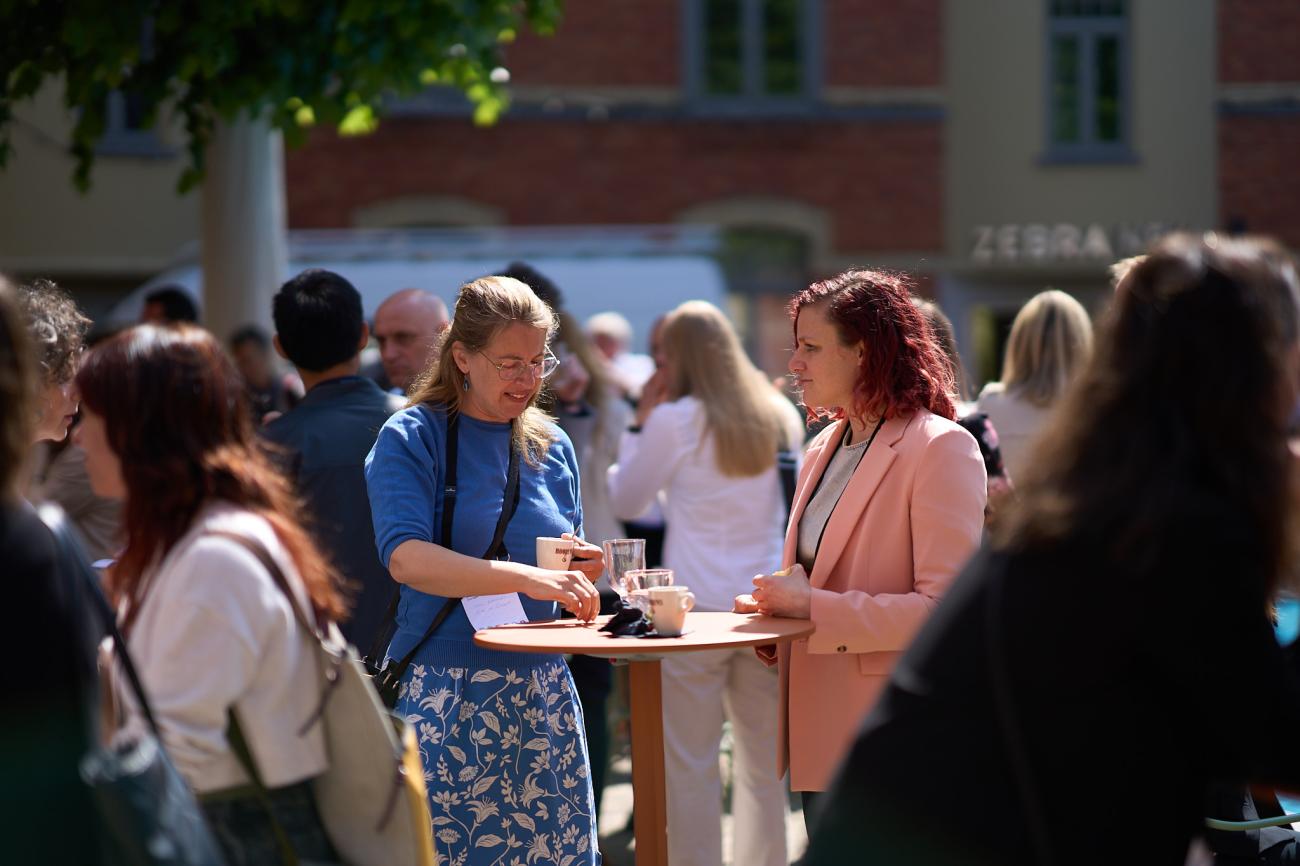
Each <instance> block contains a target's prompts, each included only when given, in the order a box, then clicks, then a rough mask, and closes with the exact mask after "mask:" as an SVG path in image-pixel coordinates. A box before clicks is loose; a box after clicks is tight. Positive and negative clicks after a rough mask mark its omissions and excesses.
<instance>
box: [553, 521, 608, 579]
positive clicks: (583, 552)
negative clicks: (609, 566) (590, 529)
mask: <svg viewBox="0 0 1300 866" xmlns="http://www.w3.org/2000/svg"><path fill="white" fill-rule="evenodd" d="M560 537H561V538H572V539H573V559H571V560H570V561H569V567H570V568H572V569H573V570H574V571H581V572H582V573H583V575H584V576H586V578H587V580H590V581H591V582H592V583H595V582H596V581H598V580H600V576H601V575H602V574H603V573H604V572H605V549H604V548H603V547H601V546H600V545H597V544H589V543H588V542H586V541H583V540H582V539H581V538H579V537H578V536H576V535H574V534H573V533H572V532H566V533H564V534H563V535H561V536H560Z"/></svg>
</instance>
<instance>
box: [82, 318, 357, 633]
mask: <svg viewBox="0 0 1300 866" xmlns="http://www.w3.org/2000/svg"><path fill="white" fill-rule="evenodd" d="M77 388H78V389H79V390H80V392H81V400H82V402H83V403H84V404H85V405H86V407H87V408H89V409H90V410H91V411H92V412H94V413H95V414H96V415H100V416H103V418H104V426H105V432H106V433H107V436H108V443H109V446H110V447H111V448H112V449H113V453H114V454H116V455H117V458H118V459H119V460H120V461H121V463H122V478H123V480H124V481H125V482H126V490H127V496H126V509H125V518H126V521H125V522H126V548H125V550H123V552H122V555H121V556H120V557H119V558H118V560H117V563H116V565H114V566H113V569H112V571H111V572H110V583H109V586H110V589H111V590H112V593H113V596H114V598H115V599H117V600H121V599H122V598H128V599H130V600H131V614H134V613H135V612H136V611H137V610H138V608H139V604H138V602H139V601H140V599H139V598H138V597H137V595H138V593H139V589H140V583H141V579H142V577H143V576H144V573H145V571H146V570H147V569H149V568H150V567H152V566H154V565H156V564H157V563H158V561H159V560H161V559H162V557H163V556H164V555H166V553H167V551H169V550H171V548H172V547H173V546H174V545H175V544H176V542H177V541H179V540H180V538H181V536H183V535H184V534H185V533H186V532H187V531H188V530H189V528H190V526H191V525H192V524H193V522H194V518H195V516H196V515H197V514H198V512H199V510H200V509H201V508H202V507H203V506H204V505H206V504H207V503H209V502H212V501H216V500H220V501H224V502H229V503H232V504H233V505H236V506H239V507H242V508H246V509H248V510H249V511H252V512H254V513H256V514H258V515H260V516H261V517H263V518H265V519H266V521H267V522H268V523H270V524H271V526H272V528H274V530H275V534H276V536H277V537H278V538H279V539H280V542H281V543H282V544H284V546H285V548H286V549H287V550H288V552H289V554H290V556H291V557H292V558H293V561H294V565H295V566H296V567H297V569H298V573H299V575H300V576H301V577H302V581H303V584H304V585H305V586H306V588H307V592H308V594H309V595H310V596H311V600H312V603H313V604H314V605H315V607H316V609H317V610H318V611H319V612H320V613H322V614H325V615H327V616H329V617H331V618H334V619H338V618H339V617H341V616H343V614H344V613H345V612H346V608H345V607H344V603H343V599H342V597H341V595H340V594H339V591H338V590H337V588H336V586H337V583H338V578H337V576H336V575H335V573H334V571H333V569H332V568H331V567H330V565H329V563H328V562H327V561H326V560H325V558H324V557H323V556H321V554H320V552H319V551H318V550H317V549H316V546H315V544H313V543H312V540H311V538H310V537H309V536H308V534H307V531H306V530H305V529H304V528H303V526H302V525H301V524H300V523H299V522H298V521H297V520H296V519H295V518H294V516H293V515H295V514H299V513H301V507H300V505H299V503H298V501H297V499H296V497H295V496H294V494H293V491H292V488H291V486H290V484H289V481H288V479H286V478H285V477H284V475H282V474H281V473H280V472H279V471H278V470H277V469H276V468H275V467H274V465H273V464H272V462H271V460H270V458H269V457H268V456H267V454H266V453H265V452H264V451H263V450H262V449H261V447H259V445H258V443H257V440H256V436H255V434H254V432H253V426H252V421H251V419H250V417H249V410H248V406H247V402H246V398H245V396H244V393H243V392H244V389H243V385H242V383H241V382H240V379H239V374H238V372H236V370H235V368H234V365H233V364H232V363H231V362H230V359H229V357H228V356H227V355H226V353H225V351H224V350H223V349H222V347H221V345H220V344H219V343H218V342H217V340H216V338H215V337H213V336H212V335H211V334H209V333H208V332H207V331H205V330H203V329H202V328H198V327H195V326H193V325H175V326H167V327H157V326H154V325H139V326H137V327H134V328H131V329H130V330H127V331H124V332H122V333H121V334H118V335H117V336H116V337H113V338H112V339H110V340H107V341H105V342H104V343H102V344H100V345H99V346H97V347H95V348H94V349H93V350H91V351H90V353H89V354H87V356H86V359H85V362H84V363H83V364H82V366H81V370H80V372H79V373H78V374H77Z"/></svg>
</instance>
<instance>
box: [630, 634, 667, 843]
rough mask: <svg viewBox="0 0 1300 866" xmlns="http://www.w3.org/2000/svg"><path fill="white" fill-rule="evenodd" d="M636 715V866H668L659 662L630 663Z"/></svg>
mask: <svg viewBox="0 0 1300 866" xmlns="http://www.w3.org/2000/svg"><path fill="white" fill-rule="evenodd" d="M628 685H629V687H630V691H631V695H630V696H629V703H630V704H631V711H632V809H633V812H634V814H635V815H636V866H668V814H667V805H666V800H667V797H666V795H665V788H664V718H663V686H662V683H661V681H660V679H659V661H658V660H657V659H656V660H653V661H630V662H628Z"/></svg>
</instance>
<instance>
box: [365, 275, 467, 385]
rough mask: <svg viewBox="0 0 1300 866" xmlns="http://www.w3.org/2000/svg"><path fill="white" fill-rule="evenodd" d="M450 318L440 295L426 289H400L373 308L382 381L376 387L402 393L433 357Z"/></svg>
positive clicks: (426, 367) (425, 368)
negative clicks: (381, 366)
mask: <svg viewBox="0 0 1300 866" xmlns="http://www.w3.org/2000/svg"><path fill="white" fill-rule="evenodd" d="M450 323H451V320H450V318H448V316H447V305H446V304H445V303H443V301H442V298H440V297H438V296H437V295H435V294H434V293H433V292H430V291H426V290H425V289H402V290H401V291H400V292H395V293H394V294H391V295H389V296H388V297H387V298H385V299H384V301H383V303H381V304H380V305H379V309H377V310H375V329H374V337H375V340H376V342H378V343H379V360H380V363H381V364H382V365H383V373H384V375H383V381H380V382H379V386H380V387H381V388H383V389H385V390H387V391H391V392H392V393H394V394H400V395H405V394H407V393H409V392H410V390H411V385H413V384H414V383H415V379H416V377H417V376H419V375H420V374H421V373H423V372H424V371H425V370H427V369H428V368H429V363H430V362H431V361H432V360H433V358H434V357H435V356H436V350H437V347H438V339H439V338H440V337H441V336H442V334H443V332H444V331H446V330H447V327H448V325H450Z"/></svg>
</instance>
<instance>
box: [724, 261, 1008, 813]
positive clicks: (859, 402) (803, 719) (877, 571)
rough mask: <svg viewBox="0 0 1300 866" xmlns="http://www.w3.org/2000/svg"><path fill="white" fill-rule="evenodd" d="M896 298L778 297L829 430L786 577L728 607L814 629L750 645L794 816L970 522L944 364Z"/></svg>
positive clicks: (927, 604)
mask: <svg viewBox="0 0 1300 866" xmlns="http://www.w3.org/2000/svg"><path fill="white" fill-rule="evenodd" d="M908 289H909V286H908V282H907V280H906V278H905V277H903V276H902V275H899V274H890V273H883V272H878V271H848V272H846V273H843V274H840V275H839V276H837V277H834V278H832V279H829V280H826V281H824V282H820V283H814V284H813V285H811V286H809V287H808V288H807V289H806V290H804V291H803V292H801V293H799V294H798V295H796V296H795V298H794V300H793V301H792V302H791V303H790V313H791V317H792V318H793V320H794V335H795V348H794V355H793V356H792V358H791V359H790V372H791V373H792V374H793V375H794V377H795V379H796V382H797V384H798V387H799V388H800V389H801V390H802V392H803V402H804V405H805V407H806V408H807V411H808V414H809V417H810V418H812V417H815V416H818V415H829V416H830V417H831V418H833V419H835V421H836V423H834V424H831V425H830V426H829V427H827V428H826V429H825V430H824V431H822V433H821V434H820V435H818V436H817V438H816V439H814V440H813V442H812V443H811V444H810V445H809V446H808V450H807V452H806V453H805V456H804V464H803V469H802V471H801V472H800V473H799V482H798V486H797V487H796V490H795V501H794V507H793V509H792V511H791V515H790V524H789V527H788V529H787V531H786V539H785V553H784V556H783V559H782V564H783V565H784V566H785V568H784V569H783V570H782V572H778V573H776V574H772V575H763V576H759V577H755V578H754V585H755V589H754V593H753V596H752V597H749V596H741V597H740V598H738V599H736V608H737V610H742V611H753V610H757V611H759V612H761V613H766V614H772V615H776V616H789V617H799V618H811V619H812V621H813V622H814V623H815V624H816V625H817V631H816V633H814V634H813V635H812V637H810V638H808V639H807V640H802V641H797V642H796V643H794V644H793V645H786V646H782V647H781V648H780V650H779V652H777V651H775V650H773V649H772V648H770V647H761V648H760V649H759V655H760V657H764V658H765V660H767V661H768V662H769V663H774V664H779V665H780V672H781V705H782V706H781V713H780V718H781V720H782V725H783V731H782V733H781V735H780V737H779V740H778V742H779V749H780V769H781V770H782V771H784V769H785V768H786V767H787V766H788V767H789V770H790V787H791V789H792V790H795V791H801V792H803V798H804V820H805V822H806V821H808V819H809V812H810V808H809V806H810V804H811V801H812V799H813V798H812V797H811V796H810V795H811V793H812V792H817V791H824V790H826V788H827V787H828V786H829V784H830V782H831V775H832V773H833V772H834V770H835V767H836V766H837V765H838V764H839V762H840V760H841V759H842V758H843V757H844V754H845V752H846V751H847V749H848V746H849V745H850V743H851V742H852V739H853V735H854V734H855V733H856V732H857V729H858V725H859V724H860V723H861V721H862V719H863V717H864V716H865V715H866V713H867V711H868V710H869V709H870V708H871V705H872V704H873V703H874V702H875V699H876V696H877V695H878V694H879V693H880V691H881V690H882V689H883V688H884V685H885V682H886V680H887V679H888V677H889V671H890V669H891V668H892V667H893V664H894V661H895V660H896V659H897V658H898V655H899V653H900V652H901V651H902V650H903V649H904V648H905V647H906V646H907V644H908V642H909V641H910V640H911V639H912V636H913V635H915V634H916V632H917V630H918V629H920V627H921V624H922V623H923V622H924V621H925V619H926V617H927V616H929V614H930V612H931V611H932V610H934V607H935V605H936V604H937V603H938V600H939V597H940V596H941V595H942V594H943V593H944V591H945V590H946V589H947V588H948V586H949V584H950V583H951V582H952V580H953V578H954V577H955V576H956V574H957V571H958V569H960V568H961V566H962V565H963V564H964V563H965V561H966V559H967V557H968V556H969V555H970V554H971V553H972V552H973V551H974V550H975V548H976V546H977V545H978V543H979V538H980V531H981V529H982V528H983V523H984V499H985V478H984V462H983V460H982V459H981V458H980V452H979V447H978V446H977V445H976V443H975V440H974V439H973V438H972V437H971V435H970V434H969V433H967V432H966V431H965V430H963V429H962V428H961V427H959V426H958V425H957V424H956V423H954V422H953V420H952V417H953V413H954V407H953V396H952V395H953V391H954V387H953V378H952V375H953V374H952V368H951V367H950V365H949V364H948V363H947V362H946V361H945V359H944V358H943V355H942V352H941V350H940V349H939V347H938V345H937V344H936V342H935V340H934V337H933V334H932V331H931V329H930V326H929V323H928V322H927V321H926V320H925V317H924V316H923V315H922V313H921V311H920V310H919V309H917V307H916V306H915V304H913V303H912V301H911V297H910V293H909V291H908ZM813 811H815V809H814V810H813Z"/></svg>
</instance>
